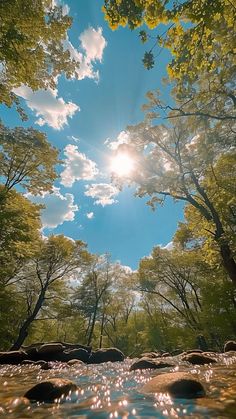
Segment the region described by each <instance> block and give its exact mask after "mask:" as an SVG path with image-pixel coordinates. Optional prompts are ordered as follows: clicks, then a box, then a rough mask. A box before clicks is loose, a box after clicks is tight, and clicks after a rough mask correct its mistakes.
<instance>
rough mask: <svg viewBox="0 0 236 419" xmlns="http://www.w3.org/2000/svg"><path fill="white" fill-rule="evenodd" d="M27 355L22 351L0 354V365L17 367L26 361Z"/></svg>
mask: <svg viewBox="0 0 236 419" xmlns="http://www.w3.org/2000/svg"><path fill="white" fill-rule="evenodd" d="M27 357H28V355H27V353H26V352H24V351H10V352H0V364H12V365H17V364H20V363H21V362H22V361H24V360H25V359H27Z"/></svg>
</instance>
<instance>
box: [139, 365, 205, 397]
mask: <svg viewBox="0 0 236 419" xmlns="http://www.w3.org/2000/svg"><path fill="white" fill-rule="evenodd" d="M141 391H143V392H144V393H169V395H170V396H171V397H174V398H179V399H194V398H197V397H203V396H205V394H206V392H205V389H204V387H203V385H202V384H201V383H200V381H198V380H196V379H195V378H194V377H193V376H192V375H190V374H186V373H182V372H172V373H168V374H160V375H158V376H156V377H154V378H153V379H151V380H150V381H148V382H147V383H146V384H145V385H144V386H143V387H142V389H141Z"/></svg>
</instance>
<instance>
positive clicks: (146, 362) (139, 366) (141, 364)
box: [130, 358, 174, 371]
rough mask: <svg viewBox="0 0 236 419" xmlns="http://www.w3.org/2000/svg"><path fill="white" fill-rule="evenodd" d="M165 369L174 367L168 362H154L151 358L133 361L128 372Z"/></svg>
mask: <svg viewBox="0 0 236 419" xmlns="http://www.w3.org/2000/svg"><path fill="white" fill-rule="evenodd" d="M167 367H174V364H170V363H168V362H163V361H156V360H154V359H153V358H141V359H138V361H135V362H134V363H133V364H132V365H131V367H130V371H135V370H144V369H148V368H152V369H158V368H167Z"/></svg>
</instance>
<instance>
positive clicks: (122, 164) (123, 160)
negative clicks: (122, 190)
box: [110, 153, 134, 176]
mask: <svg viewBox="0 0 236 419" xmlns="http://www.w3.org/2000/svg"><path fill="white" fill-rule="evenodd" d="M110 168H111V171H112V173H114V174H115V175H117V176H127V175H129V174H130V173H131V172H132V171H133V169H134V160H133V159H132V157H131V156H130V155H129V154H126V153H119V154H117V155H116V156H115V157H114V158H113V159H112V161H111V166H110Z"/></svg>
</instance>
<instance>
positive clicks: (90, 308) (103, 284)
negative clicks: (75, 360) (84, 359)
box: [74, 255, 115, 345]
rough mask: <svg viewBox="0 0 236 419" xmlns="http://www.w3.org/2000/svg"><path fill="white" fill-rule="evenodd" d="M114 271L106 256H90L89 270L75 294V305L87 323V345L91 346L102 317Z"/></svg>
mask: <svg viewBox="0 0 236 419" xmlns="http://www.w3.org/2000/svg"><path fill="white" fill-rule="evenodd" d="M114 271H115V269H114V265H112V264H111V263H110V260H109V256H108V255H104V256H97V255H92V257H91V260H90V269H89V271H88V273H87V275H85V277H84V278H83V279H82V281H81V283H80V285H79V287H78V289H77V291H76V293H75V296H74V298H75V305H76V307H77V309H78V310H79V312H81V313H82V314H83V315H84V316H85V318H87V321H88V324H87V329H86V332H85V335H86V339H87V345H90V344H91V342H92V339H93V335H94V330H95V325H96V321H97V320H98V318H99V319H100V316H101V317H102V309H103V308H104V306H105V305H106V304H107V303H108V299H109V292H110V288H111V285H112V283H113V281H114V279H115V273H114Z"/></svg>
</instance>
